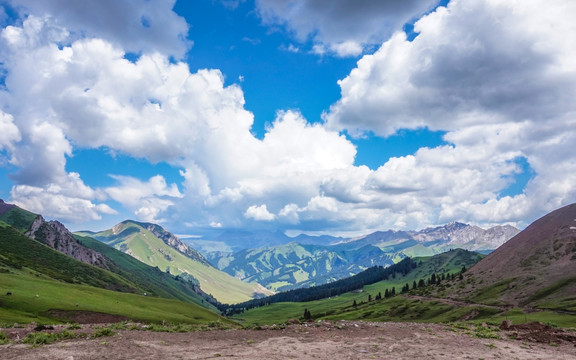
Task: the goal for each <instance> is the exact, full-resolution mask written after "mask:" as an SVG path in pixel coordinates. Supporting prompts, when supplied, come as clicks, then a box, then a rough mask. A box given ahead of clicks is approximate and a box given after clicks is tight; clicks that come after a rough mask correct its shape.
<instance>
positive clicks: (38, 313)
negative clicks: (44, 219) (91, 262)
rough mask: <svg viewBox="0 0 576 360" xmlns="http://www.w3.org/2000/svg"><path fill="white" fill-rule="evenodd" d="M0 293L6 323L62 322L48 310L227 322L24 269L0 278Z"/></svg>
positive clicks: (201, 311)
mask: <svg viewBox="0 0 576 360" xmlns="http://www.w3.org/2000/svg"><path fill="white" fill-rule="evenodd" d="M0 289H9V290H10V291H11V292H12V295H10V296H7V295H5V292H4V293H0V302H1V304H2V307H1V308H0V318H1V319H2V321H3V322H6V323H28V322H31V321H35V322H36V323H39V324H50V323H54V322H66V320H65V319H59V318H57V317H55V316H54V315H51V313H50V310H63V311H69V312H75V311H90V312H98V313H106V314H112V315H118V316H124V317H127V318H129V319H132V320H135V321H143V322H160V323H161V322H163V321H167V322H172V323H187V324H204V323H209V322H214V321H224V322H228V321H227V320H225V319H222V318H221V317H220V316H219V315H217V314H215V313H213V312H211V311H209V310H207V309H205V308H202V307H200V306H197V305H195V304H191V303H185V302H181V301H177V300H171V299H163V298H154V297H149V296H142V295H137V294H130V293H120V292H114V291H109V290H104V289H99V288H95V287H91V286H86V285H75V284H67V283H64V282H59V281H56V280H52V279H43V278H40V277H37V276H35V275H34V274H31V273H29V272H27V271H25V269H23V270H19V271H17V272H14V273H11V274H0ZM36 295H38V296H36Z"/></svg>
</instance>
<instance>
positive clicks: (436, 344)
mask: <svg viewBox="0 0 576 360" xmlns="http://www.w3.org/2000/svg"><path fill="white" fill-rule="evenodd" d="M98 326H102V325H101V324H99V325H98ZM94 327H95V325H90V324H88V325H82V327H81V328H80V329H77V330H74V332H75V333H76V334H77V336H78V337H77V338H75V339H71V340H64V341H59V342H56V343H54V344H49V345H41V346H37V347H32V346H30V345H27V344H21V343H18V342H17V339H22V338H23V337H24V336H26V333H27V332H30V331H34V330H33V329H32V328H30V327H28V328H25V329H23V328H20V329H18V328H12V329H2V331H4V332H5V333H7V334H8V337H9V338H10V339H12V342H11V343H9V344H7V345H2V346H0V359H34V360H36V359H66V360H73V359H82V360H84V359H162V360H167V359H216V358H234V359H266V360H272V359H329V360H334V359H576V333H572V332H564V331H562V330H557V329H552V328H550V327H546V326H544V325H542V324H534V325H533V326H524V327H523V328H520V327H519V328H514V327H512V328H509V329H507V330H502V331H495V332H494V333H496V334H497V335H498V336H500V337H501V339H487V338H477V337H475V336H474V331H467V330H466V329H461V328H454V327H450V326H446V325H439V324H421V323H372V322H357V321H340V322H318V323H305V324H293V325H287V326H281V327H276V328H275V329H272V328H264V329H261V330H240V329H232V330H211V331H197V332H188V333H166V332H151V331H137V330H131V331H129V330H122V331H115V334H114V335H112V336H107V337H98V338H92V337H91V336H90V334H91V333H93V332H94V331H96V330H95V329H94ZM62 329H63V328H62V327H54V329H48V330H43V331H48V332H49V331H55V332H59V331H61V330H62Z"/></svg>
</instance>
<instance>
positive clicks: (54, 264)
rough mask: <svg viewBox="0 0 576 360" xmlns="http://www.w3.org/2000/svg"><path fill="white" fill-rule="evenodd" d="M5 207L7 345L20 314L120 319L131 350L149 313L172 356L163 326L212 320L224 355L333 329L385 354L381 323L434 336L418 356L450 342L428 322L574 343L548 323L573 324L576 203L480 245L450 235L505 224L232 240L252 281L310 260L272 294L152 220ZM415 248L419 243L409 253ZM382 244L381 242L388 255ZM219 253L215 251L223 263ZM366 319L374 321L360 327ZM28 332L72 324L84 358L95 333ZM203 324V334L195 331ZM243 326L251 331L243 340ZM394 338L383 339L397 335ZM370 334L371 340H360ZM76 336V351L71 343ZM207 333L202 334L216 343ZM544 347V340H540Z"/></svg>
mask: <svg viewBox="0 0 576 360" xmlns="http://www.w3.org/2000/svg"><path fill="white" fill-rule="evenodd" d="M1 210H2V211H1V213H0V304H1V305H2V306H1V307H0V319H1V321H0V327H3V329H1V330H0V335H1V334H5V335H2V336H6V341H5V342H7V343H8V344H9V345H8V349H9V351H10V352H12V353H13V354H18V353H19V351H21V350H20V349H21V348H22V345H20V344H19V343H18V340H17V339H16V338H15V336H16V335H15V334H18V333H19V331H20V330H18V329H21V328H22V325H18V324H28V323H33V324H66V323H68V324H70V323H72V324H74V323H80V324H83V323H87V324H86V325H81V326H80V327H79V329H84V330H85V331H93V330H90V329H92V328H93V326H96V325H94V322H103V323H107V324H114V323H116V324H119V325H113V327H115V328H118V329H119V331H118V332H117V331H112V332H110V334H109V335H107V336H111V337H110V340H106V343H107V344H112V343H118V346H121V345H120V344H132V345H130V346H132V350H128V349H126V350H118V351H120V353H122V351H129V353H131V354H135V353H139V351H138V350H137V346H136V345H135V344H139V343H144V342H145V343H149V344H150V343H153V340H151V338H149V336H148V335H147V334H146V332H136V333H134V331H133V330H132V331H129V330H128V325H122V324H130V323H134V322H135V323H136V324H150V325H142V326H145V328H147V327H148V326H152V328H154V327H155V326H157V325H154V324H162V326H163V328H161V329H160V328H158V331H160V332H165V333H166V335H161V336H162V337H164V339H165V340H163V341H164V342H166V343H171V344H173V345H171V350H170V351H173V352H174V354H179V352H180V351H185V350H184V349H187V348H188V345H183V346H182V347H178V346H176V345H175V341H187V342H188V343H190V340H184V339H190V337H189V336H188V337H187V335H185V334H182V335H177V334H170V332H171V331H173V330H171V329H181V330H182V331H186V332H189V331H192V330H194V331H196V330H201V329H205V330H209V328H203V327H204V326H205V325H206V324H218V325H217V326H216V329H211V330H210V333H211V334H213V336H215V337H216V338H218V337H219V336H221V335H219V334H220V332H222V331H224V330H218V329H219V328H222V327H225V328H228V329H230V330H227V331H233V333H234V335H230V336H231V338H228V337H226V336H225V335H222V338H221V343H220V344H221V346H222V349H223V350H222V353H219V354H220V355H222V354H223V353H226V351H228V350H225V349H230V351H232V348H231V347H230V346H237V345H233V344H232V343H230V342H228V341H231V342H232V341H233V340H232V339H236V344H238V342H240V343H242V342H243V341H244V342H245V343H244V345H243V346H241V347H238V349H242V350H241V352H242V354H244V355H242V356H245V358H249V356H251V355H250V354H252V355H253V354H254V352H252V351H256V353H258V354H263V353H265V352H266V350H265V349H264V347H265V346H266V345H264V344H270V343H274V344H276V345H275V346H279V347H278V348H277V350H275V351H276V352H275V353H274V354H276V355H278V354H280V353H281V350H278V349H281V348H283V347H284V348H286V347H287V348H290V349H292V350H296V351H302V352H303V355H302V356H301V357H302V358H307V355H310V353H309V351H311V350H310V349H307V348H305V347H303V344H304V343H306V342H311V343H314V344H317V349H325V348H326V347H330V348H332V347H335V348H340V351H348V350H346V347H342V348H341V346H342V345H343V344H344V345H346V344H348V343H346V342H344V343H341V342H336V343H332V341H333V340H332V337H333V335H336V334H337V333H338V332H341V333H342V334H343V335H342V336H344V337H348V338H350V339H353V340H350V342H349V345H350V348H353V349H355V350H353V352H350V356H352V358H353V356H358V357H359V358H360V357H365V355H366V354H372V355H373V356H383V355H385V354H390V353H391V352H394V353H396V352H398V350H397V349H395V348H393V349H392V350H390V347H389V346H387V347H383V346H375V344H377V343H378V342H379V341H381V339H383V335H379V336H378V337H375V336H376V335H375V334H378V332H382V334H386V333H388V332H389V331H391V329H395V330H394V331H400V332H401V331H402V330H399V329H401V328H406V329H410V330H406V331H410V332H411V333H412V334H420V336H419V337H418V339H419V340H420V341H422V344H426V347H430V349H429V350H427V351H428V352H426V354H428V353H434V351H444V352H445V351H446V349H447V348H446V347H435V346H434V345H432V338H425V339H424V340H422V339H423V338H422V335H423V334H424V333H422V331H423V329H430V328H434V329H436V330H434V331H436V332H438V333H441V334H443V335H442V336H443V337H448V336H451V337H453V336H456V337H455V339H454V340H453V341H454V342H455V343H459V342H464V343H466V344H467V346H468V347H469V350H468V351H476V350H471V349H474V348H475V347H476V346H477V347H478V349H480V348H481V346H480V345H482V344H483V345H482V346H487V344H486V343H482V342H481V341H485V340H478V339H489V341H490V343H489V344H492V345H493V346H495V348H498V349H499V350H498V351H496V350H495V351H494V354H495V356H496V355H497V356H507V354H510V353H509V352H508V349H511V348H514V349H516V350H515V353H516V354H523V355H521V356H520V355H518V356H517V357H519V358H522V356H525V358H529V356H530V354H532V355H534V354H538V351H540V350H542V349H541V348H538V346H535V347H530V346H528V347H520V348H518V347H517V346H516V345H517V344H518V343H517V342H515V340H513V339H514V338H515V337H516V338H518V337H519V336H524V337H525V338H526V339H529V340H528V341H531V342H536V343H537V342H538V341H543V342H545V343H546V342H547V343H548V344H551V343H554V344H556V345H553V346H554V349H552V351H556V352H558V354H563V355H562V356H572V355H571V354H572V352H569V351H567V349H568V347H567V346H566V344H574V343H575V340H574V339H576V335H574V334H572V333H571V332H566V333H561V332H559V331H560V330H556V329H558V328H568V329H569V328H573V325H574V324H575V323H576V308H575V307H574V304H575V303H574V294H575V293H576V291H575V286H576V283H575V281H574V276H573V274H574V273H575V272H574V271H575V270H576V269H575V268H574V264H575V261H574V259H575V258H576V255H574V254H575V253H576V230H575V226H574V221H576V220H575V219H576V204H574V205H569V206H566V207H564V208H561V209H558V210H556V211H554V212H552V213H550V214H548V215H546V216H544V217H543V218H541V219H539V220H537V221H536V222H534V223H533V224H531V225H530V226H528V227H527V228H526V229H525V230H524V231H522V232H520V233H518V234H516V235H515V236H513V237H512V238H511V239H510V240H508V241H505V242H504V244H503V245H502V246H499V247H498V248H497V249H496V250H494V251H492V252H490V254H489V255H487V256H486V255H484V254H482V253H478V252H475V251H470V250H464V249H461V248H459V247H458V246H456V245H462V244H469V245H470V244H474V246H476V247H479V246H480V247H482V246H483V245H478V244H479V243H480V242H479V239H480V238H479V236H480V235H477V234H476V235H475V234H474V232H476V233H480V234H483V235H485V236H486V239H487V240H486V242H485V243H486V244H493V243H494V242H493V241H494V239H500V240H498V241H502V240H501V239H502V236H505V235H504V234H507V233H508V232H507V231H508V230H506V231H504V230H502V229H503V228H502V227H500V228H496V230H495V231H493V232H492V235H490V234H491V233H490V231H492V230H482V231H481V232H479V230H477V229H475V228H474V227H470V226H468V225H464V224H458V223H455V224H448V225H446V226H443V227H438V228H433V229H425V230H422V231H418V232H412V233H410V234H409V238H407V235H406V234H407V233H402V232H391V231H389V232H381V233H375V234H370V235H368V236H365V237H360V238H356V239H339V240H338V241H336V243H333V244H329V245H319V244H308V245H302V244H298V243H295V242H289V243H287V244H279V245H275V246H272V247H267V248H261V249H244V250H240V251H238V252H236V253H233V254H234V258H228V259H229V260H230V262H229V264H228V265H229V266H231V268H235V269H238V268H239V267H240V264H241V263H240V262H238V260H237V259H239V258H240V257H241V256H240V255H239V254H244V255H242V256H243V257H244V259H246V261H247V263H248V264H251V266H252V271H253V273H251V275H250V276H252V277H254V278H253V279H252V280H254V279H255V278H258V280H259V281H262V282H263V283H265V284H267V285H269V284H272V283H266V282H265V281H264V280H266V279H267V278H269V277H270V276H266V273H265V271H262V272H261V271H259V270H258V269H260V268H262V267H267V269H268V270H267V271H269V272H271V273H272V274H274V273H276V274H277V275H280V274H281V271H280V270H277V269H282V268H290V266H289V265H290V264H292V265H293V267H297V268H299V269H301V270H300V271H301V275H302V276H304V270H306V274H307V275H306V276H308V279H309V280H311V281H313V282H309V283H307V282H306V281H300V282H297V283H296V284H298V285H300V286H297V287H294V288H290V289H288V290H286V291H281V292H278V293H274V292H272V291H271V290H269V289H265V288H264V287H263V286H260V285H259V284H258V283H256V282H252V283H250V282H243V281H242V280H240V279H238V278H235V277H233V276H231V275H230V274H226V273H224V272H222V271H221V270H219V269H217V268H216V267H213V266H212V265H211V263H210V259H211V258H210V256H208V258H206V257H204V256H203V255H202V254H201V253H199V252H198V251H196V250H194V249H193V248H190V247H189V246H188V245H186V244H185V243H183V242H182V241H180V240H179V239H178V238H177V237H175V236H174V235H173V234H171V233H169V232H168V231H166V230H164V229H163V228H162V227H160V226H158V225H155V224H149V223H140V222H135V221H131V220H128V221H124V222H122V223H120V224H118V225H116V226H115V227H113V228H111V229H109V230H105V231H101V232H77V233H76V234H72V233H70V232H69V231H68V230H67V229H66V228H65V227H64V226H63V225H62V224H60V223H57V222H50V221H45V220H44V219H43V218H42V217H41V216H39V215H36V214H33V213H30V212H27V211H26V210H24V209H20V208H18V207H16V206H13V205H10V204H5V203H2V207H1ZM470 230H472V232H470ZM480 230H481V229H480ZM509 230H510V229H509ZM511 231H513V230H511ZM487 234H488V235H487ZM493 234H496V235H493ZM326 239H327V238H326V237H324V238H323V240H326ZM432 243H434V244H435V245H438V247H437V248H435V247H433V245H432ZM452 246H454V248H452ZM470 246H471V245H470ZM446 248H447V251H442V250H446ZM408 249H410V250H408ZM417 249H420V250H422V251H424V255H423V256H408V255H407V252H409V251H412V252H415V251H416V250H417ZM435 249H437V250H435ZM477 250H478V249H477ZM430 252H432V253H433V254H430ZM436 252H437V253H436ZM382 254H386V256H387V258H386V259H387V260H386V261H384V260H383V259H384V257H382V256H381V255H382ZM223 259H225V257H224V256H223V257H221V258H220V259H219V261H220V262H221V261H223ZM330 259H332V263H330V262H329V261H328V260H330ZM336 260H337V261H336ZM314 261H316V262H314ZM380 261H382V262H383V263H380ZM304 264H309V266H310V268H307V267H305V266H304ZM318 264H324V267H322V266H320V265H318ZM352 265H355V266H356V267H355V268H353V267H352ZM221 266H222V264H220V265H219V267H221ZM339 268H340V269H347V271H348V272H346V271H344V270H338V269H339ZM311 269H313V270H311ZM314 271H315V272H314ZM327 274H329V275H330V278H329V279H327V278H326V275H327ZM246 275H249V274H246ZM284 275H286V274H284ZM292 276H293V278H294V279H295V278H296V277H295V276H294V275H292ZM315 276H316V277H315ZM276 281H278V279H276ZM255 286H256V287H255ZM258 286H260V287H258ZM255 289H260V292H258V291H256V290H255ZM277 290H278V289H277ZM264 295H267V296H264ZM224 315H226V316H224ZM506 322H509V323H508V324H512V325H513V326H520V325H518V324H526V323H533V324H547V325H542V326H548V327H546V328H542V329H541V330H538V331H540V332H541V333H540V335H530V334H531V333H530V332H529V331H528V330H521V328H518V329H517V330H514V331H513V332H511V330H510V329H504V330H500V329H499V328H498V326H499V325H500V324H501V323H503V324H504V323H506ZM90 324H92V325H90ZM178 324H188V325H186V326H184V327H182V326H183V325H178ZM438 324H445V325H438ZM446 324H447V325H446ZM59 326H64V325H59ZM101 326H106V325H101ZM110 326H112V325H110ZM130 326H132V327H134V326H133V325H130ZM139 326H141V325H137V326H136V327H139ZM190 326H192V327H190ZM194 326H196V328H194ZM502 326H504V325H502ZM506 326H509V325H506ZM530 326H536V325H530ZM538 326H540V325H538ZM97 327H98V326H97ZM136 327H135V328H136ZM58 329H60V330H58ZM183 329H187V330H183ZM239 329H244V330H239ZM246 329H252V330H246ZM256 329H259V330H256ZM368 329H372V331H377V333H371V334H368V332H367V331H368ZM78 331H80V330H78ZM179 331H180V330H179ZM424 331H425V332H426V331H428V330H424ZM523 331H524V332H525V334H524V333H523ZM530 331H531V330H530ZM21 332H22V331H21ZM28 333H38V334H51V333H54V334H58V333H62V334H67V335H66V336H68V337H69V338H68V339H69V340H66V341H65V342H64V344H69V345H63V347H60V349H61V350H62V349H66V348H67V349H68V350H66V351H69V353H70V354H75V355H73V356H78V354H82V356H85V357H86V358H91V356H92V355H90V354H91V351H92V350H88V349H90V348H91V347H92V346H93V344H96V343H95V342H94V340H90V336H88V339H86V340H79V339H77V336H76V335H74V334H73V333H67V332H65V330H64V329H63V328H58V327H56V328H54V329H53V330H50V331H48V332H44V331H43V330H39V331H36V332H35V331H32V330H30V331H28ZM448 333H450V335H448ZM454 333H455V334H456V335H454ZM23 334H24V333H23ZM113 334H115V335H113ZM119 334H122V335H119ZM223 334H224V333H223ZM293 334H295V335H293ZM298 334H300V335H298ZM303 334H304V335H305V334H310V335H309V337H307V339H308V340H306V341H305V342H303V343H302V344H300V342H301V341H302V340H301V338H300V337H298V336H303ZM519 334H524V335H519ZM562 334H563V335H562ZM18 336H19V335H18ZM23 336H28V335H26V334H24V335H23ZM34 336H40V335H34ZM45 336H47V335H45ZM54 336H56V335H54ZM119 336H121V337H119ZM204 336H209V335H199V336H198V337H197V338H198V339H201V338H204ZM247 336H248V337H250V336H251V337H253V338H254V339H260V340H252V339H245V337H247ZM293 336H297V338H296V339H293V338H292V337H293ZM394 336H395V335H394ZM394 336H392V337H390V338H386V340H382V341H384V342H391V341H394V342H402V341H401V340H400V339H398V338H396V337H394ZM384 337H385V335H384ZM127 339H132V340H127ZM178 339H180V340H178ZM242 339H244V340H242ZM550 339H554V341H553V340H550ZM366 341H368V343H370V344H372V345H371V346H370V347H368V346H367V345H366V344H367V342H366ZM80 342H82V346H83V347H85V349H84V350H85V351H84V350H82V351H81V352H78V351H80V350H78V348H77V346H78V345H79V344H80ZM256 343H258V344H262V345H261V346H258V345H255V344H256ZM73 344H75V345H73ZM199 344H200V343H199ZM210 344H211V345H203V346H213V345H214V343H210ZM410 344H412V345H411V346H410V347H409V349H407V350H406V352H398V356H399V357H400V358H402V357H403V356H409V354H419V355H421V356H422V355H423V354H424V353H423V351H424V350H423V349H424V347H419V346H415V345H414V342H413V341H412V342H410ZM496 344H499V345H496ZM558 344H560V346H558ZM301 345H302V346H301ZM134 346H136V347H134ZM450 346H452V345H449V347H450ZM548 346H551V345H548ZM572 346H573V345H572ZM46 347H48V348H50V349H51V350H50V351H48V352H47V354H52V355H54V354H56V353H54V352H52V351H56V350H52V349H56V348H52V347H51V345H46ZM113 347H116V345H114V346H113ZM254 348H257V349H256V350H255V349H254ZM210 349H211V348H210ZM433 349H436V350H433ZM528 350H529V351H528ZM22 351H24V353H26V354H29V355H26V356H33V355H32V354H35V355H34V356H36V355H38V354H37V353H34V352H28V349H27V348H26V349H24V350H22ZM62 351H64V350H62ZM66 351H64V352H63V353H66ZM207 351H208V350H207ZM324 351H325V352H326V351H327V350H324ZM453 351H457V349H453ZM63 353H62V354H63ZM200 353H202V352H200ZM319 353H320V350H318V354H319ZM327 353H329V351H328V352H327ZM544 353H546V354H550V353H551V352H550V351H549V349H546V351H544ZM58 354H60V353H58ZM126 354H128V353H126ZM203 354H205V355H206V354H207V353H203ZM127 356H128V355H127ZM206 356H208V355H206ZM437 357H438V358H442V354H441V353H440V352H439V353H437ZM240 358H242V357H240ZM568 358H569V357H568Z"/></svg>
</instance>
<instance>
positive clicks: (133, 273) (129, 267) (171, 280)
mask: <svg viewBox="0 0 576 360" xmlns="http://www.w3.org/2000/svg"><path fill="white" fill-rule="evenodd" d="M77 239H78V240H79V241H80V243H81V244H82V245H84V246H86V247H88V248H90V249H93V250H96V251H98V252H100V253H101V254H103V255H104V256H106V257H107V258H108V259H110V260H111V262H110V263H109V266H110V271H112V272H114V273H116V274H119V275H121V276H122V277H124V278H125V279H128V280H130V281H132V282H134V283H135V284H138V285H139V286H140V287H141V288H143V289H145V291H146V292H147V293H148V295H156V296H160V297H164V298H168V299H176V300H181V301H187V302H193V303H196V304H199V305H202V306H204V307H207V308H210V309H215V307H214V306H213V305H211V304H209V302H207V301H204V300H203V298H202V296H201V295H199V293H200V291H199V290H200V289H199V288H197V287H196V285H195V284H194V283H193V282H191V281H188V280H187V279H185V278H183V277H178V276H176V277H174V276H173V275H171V274H168V273H166V272H164V271H161V270H159V269H158V268H156V267H152V266H150V265H147V264H144V263H143V262H141V261H139V260H137V259H136V258H134V257H132V256H130V255H127V254H125V253H123V252H121V251H119V250H116V249H114V248H113V247H111V246H108V245H106V244H104V243H102V242H100V241H98V240H95V239H92V238H89V237H81V236H77Z"/></svg>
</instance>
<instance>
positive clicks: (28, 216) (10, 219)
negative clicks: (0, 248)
mask: <svg viewBox="0 0 576 360" xmlns="http://www.w3.org/2000/svg"><path fill="white" fill-rule="evenodd" d="M3 205H4V207H5V209H7V210H6V211H5V212H4V213H2V214H0V221H3V222H5V223H6V224H10V225H11V226H12V227H14V228H15V229H16V230H18V231H20V232H25V231H26V230H28V228H29V227H30V225H31V224H32V222H34V219H36V217H37V216H38V215H36V214H34V213H31V212H30V211H27V210H24V209H21V208H19V207H17V206H12V205H9V204H4V203H3Z"/></svg>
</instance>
